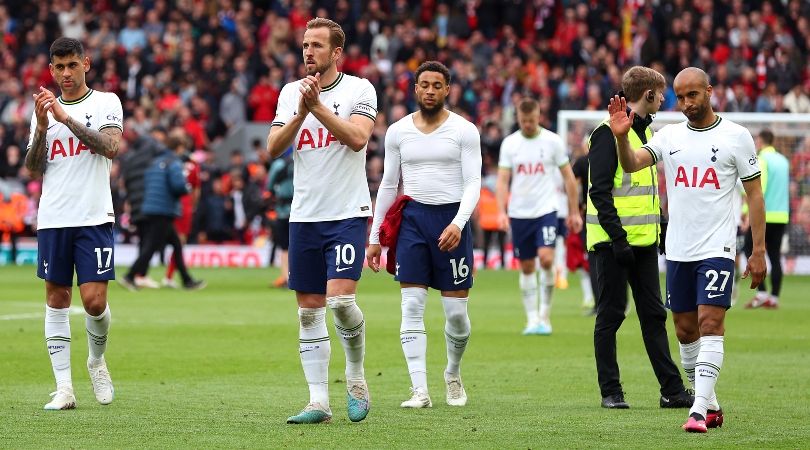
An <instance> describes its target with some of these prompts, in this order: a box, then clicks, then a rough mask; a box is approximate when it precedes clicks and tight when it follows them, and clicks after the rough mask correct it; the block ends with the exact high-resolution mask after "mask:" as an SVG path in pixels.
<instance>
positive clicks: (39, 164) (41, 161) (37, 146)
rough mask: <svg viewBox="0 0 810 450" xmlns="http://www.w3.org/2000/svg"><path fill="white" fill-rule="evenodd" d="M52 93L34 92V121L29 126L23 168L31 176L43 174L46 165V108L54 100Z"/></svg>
mask: <svg viewBox="0 0 810 450" xmlns="http://www.w3.org/2000/svg"><path fill="white" fill-rule="evenodd" d="M54 100H55V99H54V98H53V95H47V94H45V92H42V89H40V92H38V93H36V94H34V117H33V118H32V119H31V120H32V122H34V123H33V124H32V126H31V145H30V147H29V148H28V153H26V154H25V168H26V169H28V170H29V171H31V174H32V175H33V176H39V175H43V174H44V173H45V168H46V167H47V165H48V163H47V159H46V158H47V154H48V144H47V139H46V136H47V134H48V120H49V119H48V110H49V109H50V108H51V106H52V105H53V102H54Z"/></svg>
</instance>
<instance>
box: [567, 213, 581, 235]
mask: <svg viewBox="0 0 810 450" xmlns="http://www.w3.org/2000/svg"><path fill="white" fill-rule="evenodd" d="M565 226H566V227H568V230H569V232H574V233H579V232H580V231H582V217H580V216H579V214H568V217H566V218H565Z"/></svg>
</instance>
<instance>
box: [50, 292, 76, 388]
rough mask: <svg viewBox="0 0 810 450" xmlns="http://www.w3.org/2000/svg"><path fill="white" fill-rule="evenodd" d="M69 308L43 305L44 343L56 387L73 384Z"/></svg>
mask: <svg viewBox="0 0 810 450" xmlns="http://www.w3.org/2000/svg"><path fill="white" fill-rule="evenodd" d="M69 313H70V308H58V309H57V308H51V307H50V306H47V305H46V306H45V344H46V345H47V346H48V353H49V354H50V356H51V367H52V368H53V376H54V378H56V387H57V388H58V387H60V386H70V387H72V386H73V380H72V377H71V374H70V318H69V317H68V314H69Z"/></svg>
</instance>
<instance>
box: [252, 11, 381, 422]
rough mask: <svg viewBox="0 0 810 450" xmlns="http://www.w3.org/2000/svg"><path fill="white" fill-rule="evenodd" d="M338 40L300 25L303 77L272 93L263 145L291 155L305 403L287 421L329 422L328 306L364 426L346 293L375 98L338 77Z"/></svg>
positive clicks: (358, 235) (363, 216)
mask: <svg viewBox="0 0 810 450" xmlns="http://www.w3.org/2000/svg"><path fill="white" fill-rule="evenodd" d="M344 42H345V35H344V33H343V30H342V29H341V27H340V25H338V24H336V23H335V22H333V21H331V20H328V19H323V18H318V19H312V20H310V21H309V22H308V23H307V30H306V32H305V33H304V41H303V44H302V47H303V54H304V63H305V65H306V69H307V73H308V76H307V77H306V78H304V79H303V80H300V81H296V82H293V83H288V84H287V85H285V86H284V88H283V89H282V90H281V94H280V96H279V101H278V109H277V111H276V118H275V119H274V120H273V123H272V126H271V129H270V135H269V136H268V137H267V149H268V151H269V152H270V155H271V156H272V157H274V158H275V157H278V156H280V155H281V154H283V153H284V151H285V150H286V149H287V148H289V147H290V146H291V145H292V147H293V164H294V175H293V179H294V181H293V200H292V210H291V212H290V246H289V268H290V273H289V279H288V284H289V287H290V289H292V290H294V291H295V294H296V299H297V301H298V318H299V325H300V328H299V338H300V339H299V344H300V345H299V354H300V357H301V364H302V365H303V367H304V376H305V378H306V380H307V383H308V384H309V393H310V395H309V397H310V398H309V404H307V406H306V407H305V408H304V410H303V411H301V413H299V414H297V415H295V416H292V417H290V418H288V419H287V423H319V422H328V421H330V420H331V418H332V411H331V409H330V408H329V375H328V369H329V357H330V353H331V347H330V343H329V332H328V331H327V329H326V305H327V304H328V305H329V307H330V309H332V312H333V313H334V317H335V328H336V329H337V333H338V335H340V342H341V344H342V345H343V349H344V351H345V354H346V387H347V400H348V414H349V419H350V420H352V421H353V422H358V421H361V420H363V419H364V418H365V417H366V415H367V414H368V410H369V406H370V398H369V394H368V386H367V384H366V380H365V375H364V372H363V358H364V354H365V322H364V320H363V313H362V311H360V308H359V307H358V306H357V304H356V302H355V293H356V291H357V280H359V279H360V274H361V272H362V270H363V260H364V258H363V251H364V249H365V246H366V230H367V222H368V217H369V216H371V197H370V195H369V190H368V183H367V181H366V171H365V164H366V144H367V142H368V139H369V137H370V136H371V131H372V129H373V127H374V120H375V118H376V117H377V96H376V93H375V91H374V87H373V86H372V85H371V83H369V82H368V81H367V80H365V79H361V78H356V77H352V76H349V75H344V74H342V73H339V72H338V71H337V67H336V62H337V60H338V59H339V58H340V57H341V55H342V54H343V45H344Z"/></svg>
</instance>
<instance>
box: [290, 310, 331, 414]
mask: <svg viewBox="0 0 810 450" xmlns="http://www.w3.org/2000/svg"><path fill="white" fill-rule="evenodd" d="M298 321H299V329H298V337H299V346H298V352H299V354H300V356H301V365H302V366H303V367H304V377H305V378H306V380H307V384H308V385H309V401H310V403H320V404H321V405H322V406H323V407H324V408H327V409H328V408H329V357H330V356H331V353H332V347H331V345H330V343H329V331H327V329H326V308H298Z"/></svg>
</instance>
